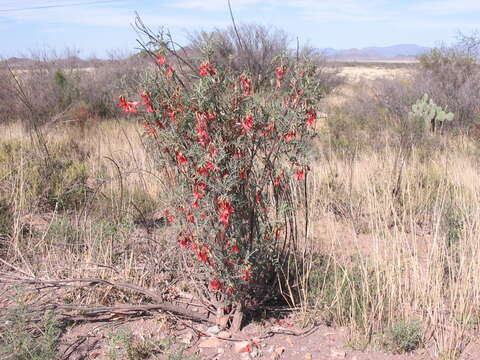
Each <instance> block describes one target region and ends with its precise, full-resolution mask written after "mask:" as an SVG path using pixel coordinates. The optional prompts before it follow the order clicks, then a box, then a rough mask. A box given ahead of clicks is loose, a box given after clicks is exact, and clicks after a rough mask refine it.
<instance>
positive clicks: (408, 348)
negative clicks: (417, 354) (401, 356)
mask: <svg viewBox="0 0 480 360" xmlns="http://www.w3.org/2000/svg"><path fill="white" fill-rule="evenodd" d="M421 344H422V328H421V326H420V323H419V322H418V321H415V320H413V321H407V320H400V321H397V322H396V323H395V324H393V326H392V328H391V329H390V332H389V334H388V336H387V344H386V345H387V349H389V350H391V351H392V352H394V353H408V352H412V351H414V350H416V349H418V348H419V347H420V345H421Z"/></svg>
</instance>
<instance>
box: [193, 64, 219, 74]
mask: <svg viewBox="0 0 480 360" xmlns="http://www.w3.org/2000/svg"><path fill="white" fill-rule="evenodd" d="M198 74H199V75H200V76H201V77H205V76H208V75H216V74H217V70H215V68H214V67H213V66H212V65H210V64H209V63H204V64H202V65H201V66H200V69H199V72H198Z"/></svg>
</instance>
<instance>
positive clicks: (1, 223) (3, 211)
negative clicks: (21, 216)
mask: <svg viewBox="0 0 480 360" xmlns="http://www.w3.org/2000/svg"><path fill="white" fill-rule="evenodd" d="M12 229H13V213H12V209H11V207H10V204H9V203H8V201H7V200H5V199H2V198H0V249H2V247H3V245H4V244H5V243H6V240H7V238H8V237H9V236H10V235H11V232H12Z"/></svg>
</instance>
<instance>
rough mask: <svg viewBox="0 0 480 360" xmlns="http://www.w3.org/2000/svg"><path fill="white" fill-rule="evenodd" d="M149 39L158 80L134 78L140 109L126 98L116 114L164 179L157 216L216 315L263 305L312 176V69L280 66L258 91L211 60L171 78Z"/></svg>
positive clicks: (317, 94) (281, 61)
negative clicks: (301, 191) (143, 141)
mask: <svg viewBox="0 0 480 360" xmlns="http://www.w3.org/2000/svg"><path fill="white" fill-rule="evenodd" d="M152 36H153V35H152ZM155 39H156V41H153V40H152V42H151V43H150V44H146V46H147V47H148V46H150V48H149V49H150V50H151V54H152V56H154V57H156V60H157V65H158V66H157V72H156V73H155V74H153V73H148V74H146V75H145V77H144V78H143V79H141V80H142V81H141V84H140V89H141V94H139V95H140V99H139V100H140V102H141V103H142V105H140V104H139V102H136V101H127V100H126V99H125V98H124V97H121V98H120V105H121V107H122V109H123V110H124V112H125V113H133V114H137V113H139V115H140V116H141V117H142V118H143V120H144V124H145V129H146V136H147V138H148V140H147V141H148V143H149V152H150V154H151V155H152V156H153V158H154V159H155V162H156V164H157V166H158V168H159V169H168V171H169V172H170V173H169V177H170V181H171V192H170V193H168V194H166V195H167V199H166V204H167V207H166V209H165V210H164V211H165V217H166V218H167V219H168V221H169V222H170V223H175V226H176V238H175V240H174V241H176V242H177V244H178V246H179V248H180V251H181V253H182V254H183V255H184V256H185V258H186V259H188V261H187V262H185V269H184V271H185V273H186V274H188V276H189V277H191V278H192V279H194V280H195V281H196V285H197V286H196V289H198V290H197V291H200V292H201V295H202V296H206V297H207V298H210V299H211V300H212V305H213V306H220V307H225V306H229V305H232V304H239V303H243V304H246V303H247V302H248V303H251V304H256V303H260V302H261V301H263V300H264V299H265V298H266V297H270V296H272V285H273V284H275V282H276V281H277V276H276V275H277V270H278V266H279V264H281V263H282V258H283V259H285V258H288V256H290V254H289V253H288V252H283V250H282V249H287V248H290V247H289V246H288V245H287V244H288V243H289V242H290V241H294V240H295V236H296V233H295V232H294V231H292V230H291V225H290V224H289V219H291V218H292V217H293V216H294V213H295V206H296V204H295V203H294V202H293V201H292V198H293V194H292V192H293V191H296V188H297V186H298V185H302V184H303V182H304V180H305V178H306V174H307V172H308V170H309V167H308V165H309V161H310V157H309V155H310V154H311V152H310V151H311V148H312V143H313V139H314V137H315V136H316V131H315V126H314V125H315V123H316V121H317V120H318V119H317V112H318V111H319V109H318V108H319V100H320V99H321V98H322V97H323V96H324V94H325V89H324V87H323V86H322V84H321V82H319V81H318V79H317V77H316V76H317V74H318V67H317V65H315V64H314V63H312V62H309V61H299V62H297V63H295V64H292V63H291V62H290V59H287V58H281V57H277V58H275V59H273V62H272V63H271V64H270V65H269V66H270V67H271V68H272V69H274V70H273V71H271V72H269V73H267V74H265V76H267V77H268V81H267V82H266V84H268V83H269V84H270V86H265V87H256V86H255V81H254V79H253V75H254V73H249V72H247V71H244V72H238V71H237V70H236V69H232V68H231V67H230V65H229V64H223V63H216V62H215V59H216V58H215V56H214V55H215V54H211V53H209V54H207V55H208V56H207V57H206V58H204V59H202V61H198V62H194V63H192V64H189V65H190V66H189V67H190V68H191V69H192V70H193V69H198V70H196V71H198V72H197V74H191V73H188V74H182V73H180V69H179V72H178V73H177V72H176V70H177V69H176V68H174V67H173V65H171V64H169V63H167V54H170V52H169V49H167V48H165V47H162V46H161V45H162V44H165V43H164V42H162V39H161V38H160V39H158V38H155ZM159 44H160V48H157V46H158V45H159ZM164 46H165V45H164ZM137 89H138V86H137ZM137 107H138V109H137ZM297 184H298V185H297ZM292 226H293V225H292ZM219 304H221V305H219Z"/></svg>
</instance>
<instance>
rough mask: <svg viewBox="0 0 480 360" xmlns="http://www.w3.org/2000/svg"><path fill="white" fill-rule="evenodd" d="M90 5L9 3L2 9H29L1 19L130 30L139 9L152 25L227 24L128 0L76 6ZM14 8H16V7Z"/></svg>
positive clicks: (32, 2)
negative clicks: (171, 13)
mask: <svg viewBox="0 0 480 360" xmlns="http://www.w3.org/2000/svg"><path fill="white" fill-rule="evenodd" d="M82 2H83V3H86V2H88V0H78V1H74V0H70V2H68V1H65V0H64V1H62V2H59V1H42V2H41V5H38V3H39V2H38V1H27V0H20V1H17V2H15V5H14V2H13V1H9V3H7V4H5V5H3V3H2V8H8V7H7V5H8V6H12V7H11V8H15V9H19V8H25V10H21V11H11V12H3V13H2V12H0V18H3V19H8V20H16V21H34V22H41V23H46V24H77V25H83V26H108V27H126V26H129V25H130V24H132V23H133V22H134V19H135V15H134V12H135V11H136V10H138V11H139V13H140V16H141V17H142V20H143V21H144V22H145V23H146V24H147V25H149V26H152V27H154V26H167V27H168V26H177V27H184V26H187V25H188V26H194V27H200V26H206V25H223V24H224V22H219V21H212V19H205V18H203V17H200V16H195V15H194V14H189V15H185V14H178V15H175V16H167V15H156V14H155V12H156V13H159V14H161V13H162V11H159V9H157V10H158V11H155V12H154V11H151V9H149V10H148V13H147V14H146V12H147V11H146V10H144V11H143V12H142V9H141V8H138V7H137V8H136V7H135V6H132V5H128V4H127V3H126V2H125V1H122V0H120V1H117V2H116V4H114V5H113V4H112V3H105V4H102V3H99V4H83V5H78V6H75V5H73V4H80V3H82ZM69 3H70V5H71V6H66V7H52V8H42V9H26V8H32V7H35V6H49V5H52V4H54V5H58V4H69ZM13 5H14V6H13Z"/></svg>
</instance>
